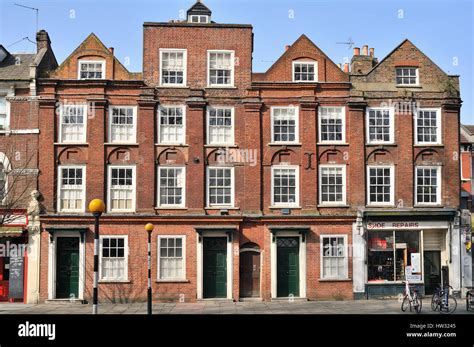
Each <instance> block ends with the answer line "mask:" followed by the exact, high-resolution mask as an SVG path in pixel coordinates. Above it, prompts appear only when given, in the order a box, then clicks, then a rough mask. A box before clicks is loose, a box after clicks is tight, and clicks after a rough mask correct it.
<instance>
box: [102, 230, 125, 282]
mask: <svg viewBox="0 0 474 347" xmlns="http://www.w3.org/2000/svg"><path fill="white" fill-rule="evenodd" d="M106 238H116V239H123V240H124V242H123V243H124V245H123V246H124V247H123V248H124V252H123V253H124V254H123V256H124V268H125V269H124V274H125V278H122V279H116V278H103V274H102V264H103V260H102V258H103V256H102V245H103V240H104V239H106ZM99 239H100V240H99V264H101V266H99V281H100V282H116V283H119V282H128V256H129V249H128V248H129V247H128V235H100V236H99Z"/></svg>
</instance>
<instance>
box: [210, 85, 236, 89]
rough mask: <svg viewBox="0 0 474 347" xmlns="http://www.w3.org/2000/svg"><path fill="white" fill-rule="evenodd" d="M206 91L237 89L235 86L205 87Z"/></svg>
mask: <svg viewBox="0 0 474 347" xmlns="http://www.w3.org/2000/svg"><path fill="white" fill-rule="evenodd" d="M206 89H237V87H236V86H207V87H206Z"/></svg>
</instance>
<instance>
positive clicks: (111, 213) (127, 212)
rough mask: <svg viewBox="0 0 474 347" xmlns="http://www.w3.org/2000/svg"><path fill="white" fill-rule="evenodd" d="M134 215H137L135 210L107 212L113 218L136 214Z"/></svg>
mask: <svg viewBox="0 0 474 347" xmlns="http://www.w3.org/2000/svg"><path fill="white" fill-rule="evenodd" d="M134 213H136V211H135V210H133V211H129V210H126V211H123V210H121V211H107V214H109V215H111V216H113V215H119V214H127V215H128V214H134Z"/></svg>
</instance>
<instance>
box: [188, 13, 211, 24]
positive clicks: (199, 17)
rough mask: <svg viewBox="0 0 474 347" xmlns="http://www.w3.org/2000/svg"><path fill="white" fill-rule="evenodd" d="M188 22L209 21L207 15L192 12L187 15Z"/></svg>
mask: <svg viewBox="0 0 474 347" xmlns="http://www.w3.org/2000/svg"><path fill="white" fill-rule="evenodd" d="M188 22H189V23H201V24H202V23H209V16H205V15H196V14H193V15H191V16H188Z"/></svg>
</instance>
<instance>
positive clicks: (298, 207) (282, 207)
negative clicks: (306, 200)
mask: <svg viewBox="0 0 474 347" xmlns="http://www.w3.org/2000/svg"><path fill="white" fill-rule="evenodd" d="M268 208H269V209H270V210H282V209H285V208H288V209H290V210H301V206H269V207H268Z"/></svg>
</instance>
